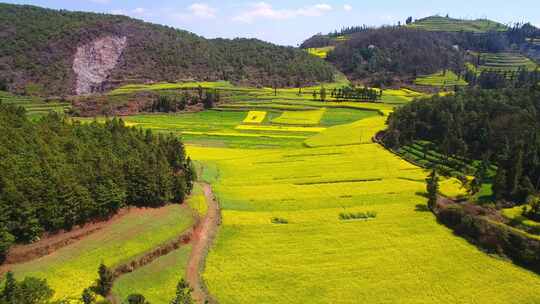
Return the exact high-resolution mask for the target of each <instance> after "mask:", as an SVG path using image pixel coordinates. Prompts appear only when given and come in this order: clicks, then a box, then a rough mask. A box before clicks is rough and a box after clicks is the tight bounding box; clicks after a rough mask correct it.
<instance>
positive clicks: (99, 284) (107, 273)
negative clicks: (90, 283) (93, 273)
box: [96, 263, 114, 297]
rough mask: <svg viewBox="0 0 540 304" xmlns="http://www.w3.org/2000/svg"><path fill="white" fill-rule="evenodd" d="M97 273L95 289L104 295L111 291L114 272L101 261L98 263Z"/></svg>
mask: <svg viewBox="0 0 540 304" xmlns="http://www.w3.org/2000/svg"><path fill="white" fill-rule="evenodd" d="M98 275H99V278H98V280H97V281H96V291H97V293H98V294H100V295H102V296H104V297H106V296H108V295H109V293H110V292H111V289H112V286H113V281H114V274H113V272H112V271H111V270H110V269H109V268H108V267H107V266H105V264H103V263H101V265H99V269H98Z"/></svg>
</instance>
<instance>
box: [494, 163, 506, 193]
mask: <svg viewBox="0 0 540 304" xmlns="http://www.w3.org/2000/svg"><path fill="white" fill-rule="evenodd" d="M492 190H493V194H495V198H496V199H497V200H500V199H503V198H505V197H507V195H508V191H507V190H506V170H505V169H504V168H503V166H502V165H499V168H498V169H497V174H496V175H495V179H494V180H493V186H492Z"/></svg>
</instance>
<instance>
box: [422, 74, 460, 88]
mask: <svg viewBox="0 0 540 304" xmlns="http://www.w3.org/2000/svg"><path fill="white" fill-rule="evenodd" d="M414 83H415V84H416V85H422V86H434V87H442V88H447V87H454V86H466V85H467V82H466V81H465V80H464V79H463V78H460V77H458V75H456V73H454V72H452V71H445V72H443V71H440V72H437V73H435V74H431V75H426V76H420V77H418V78H416V80H415V81H414Z"/></svg>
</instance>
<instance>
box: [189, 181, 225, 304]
mask: <svg viewBox="0 0 540 304" xmlns="http://www.w3.org/2000/svg"><path fill="white" fill-rule="evenodd" d="M201 186H202V187H203V191H204V197H205V198H206V203H207V204H208V211H207V212H206V215H205V216H204V218H202V219H201V221H200V223H199V225H197V227H195V229H194V231H193V234H192V238H191V244H192V249H191V255H190V257H189V261H188V265H187V269H186V281H187V282H188V283H189V285H191V287H192V288H193V298H194V299H195V300H196V301H197V303H205V301H208V303H217V302H216V301H215V299H213V298H212V296H211V295H210V294H209V293H208V290H207V289H206V285H205V284H204V282H203V280H202V277H201V273H202V271H203V270H204V263H205V260H206V255H207V254H208V250H209V249H210V246H211V245H212V242H213V240H214V238H215V236H216V233H217V230H218V227H219V225H220V224H221V213H220V210H219V204H218V202H217V200H216V198H215V196H214V193H213V192H212V187H211V186H210V184H207V183H201Z"/></svg>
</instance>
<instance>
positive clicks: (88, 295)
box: [81, 288, 96, 304]
mask: <svg viewBox="0 0 540 304" xmlns="http://www.w3.org/2000/svg"><path fill="white" fill-rule="evenodd" d="M95 300H96V297H95V295H94V293H93V292H92V291H91V290H90V288H86V289H84V291H83V293H82V295H81V301H82V302H83V303H84V304H92V303H94V301H95Z"/></svg>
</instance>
